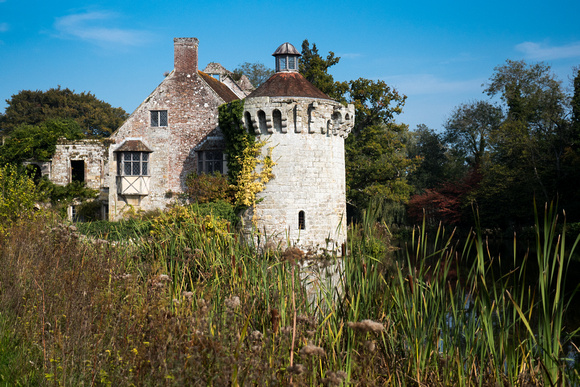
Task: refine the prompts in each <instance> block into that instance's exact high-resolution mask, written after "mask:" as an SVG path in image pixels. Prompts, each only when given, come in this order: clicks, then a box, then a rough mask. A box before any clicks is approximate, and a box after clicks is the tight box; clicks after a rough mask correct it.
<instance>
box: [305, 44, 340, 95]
mask: <svg viewBox="0 0 580 387" xmlns="http://www.w3.org/2000/svg"><path fill="white" fill-rule="evenodd" d="M339 60H340V57H335V56H334V53H333V52H332V51H330V52H329V53H328V55H327V56H326V59H323V58H322V57H321V56H320V54H319V53H318V48H317V47H316V44H312V48H311V47H310V43H309V42H308V39H305V40H304V41H303V42H302V57H301V58H300V66H299V71H300V74H302V75H303V76H304V78H306V79H307V80H308V81H310V83H312V84H313V85H314V86H316V87H317V88H318V89H319V90H320V91H322V92H323V93H325V94H326V95H328V96H329V97H330V98H332V99H334V100H337V101H340V102H345V101H346V99H345V97H344V95H345V93H346V92H347V91H348V83H347V82H335V81H334V78H333V77H332V75H331V74H329V73H328V69H329V68H330V67H332V66H334V65H335V64H337V63H338V62H339Z"/></svg>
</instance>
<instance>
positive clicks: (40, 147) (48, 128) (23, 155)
mask: <svg viewBox="0 0 580 387" xmlns="http://www.w3.org/2000/svg"><path fill="white" fill-rule="evenodd" d="M82 137H83V131H82V129H81V127H80V126H79V124H78V123H77V122H76V121H73V120H47V121H44V122H42V123H40V124H39V125H28V124H22V125H19V126H17V127H16V128H15V129H14V130H13V131H12V133H11V134H10V136H9V137H7V138H6V139H5V140H4V142H3V144H1V145H0V164H1V165H4V164H7V163H14V164H17V163H20V162H22V161H25V160H37V161H48V160H50V158H51V157H52V156H53V155H54V152H55V150H56V144H57V141H58V139H59V138H66V139H68V140H77V139H80V138H82Z"/></svg>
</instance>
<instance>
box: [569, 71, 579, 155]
mask: <svg viewBox="0 0 580 387" xmlns="http://www.w3.org/2000/svg"><path fill="white" fill-rule="evenodd" d="M574 72H575V75H574V80H573V82H572V88H573V95H572V100H571V105H572V131H573V133H574V134H573V136H574V142H575V145H576V146H580V66H578V67H576V68H575V69H574Z"/></svg>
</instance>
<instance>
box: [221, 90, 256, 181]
mask: <svg viewBox="0 0 580 387" xmlns="http://www.w3.org/2000/svg"><path fill="white" fill-rule="evenodd" d="M218 113H219V118H218V120H219V126H220V129H221V131H222V133H223V134H224V138H225V139H226V153H227V155H228V178H229V180H230V184H232V185H237V179H238V176H239V174H240V172H241V170H242V161H243V154H244V150H245V149H246V147H247V146H248V145H249V144H251V143H252V142H254V141H255V138H256V136H255V135H254V134H253V133H251V131H250V132H248V131H246V129H245V128H244V121H243V114H244V100H243V99H242V100H236V101H232V102H230V103H227V104H223V105H221V106H220V107H219V108H218Z"/></svg>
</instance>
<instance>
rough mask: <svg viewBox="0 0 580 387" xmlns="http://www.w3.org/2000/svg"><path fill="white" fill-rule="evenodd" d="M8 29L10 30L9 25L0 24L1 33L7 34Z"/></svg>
mask: <svg viewBox="0 0 580 387" xmlns="http://www.w3.org/2000/svg"><path fill="white" fill-rule="evenodd" d="M1 1H2V0H0V2H1ZM8 28H9V26H8V23H0V32H6V31H8Z"/></svg>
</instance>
